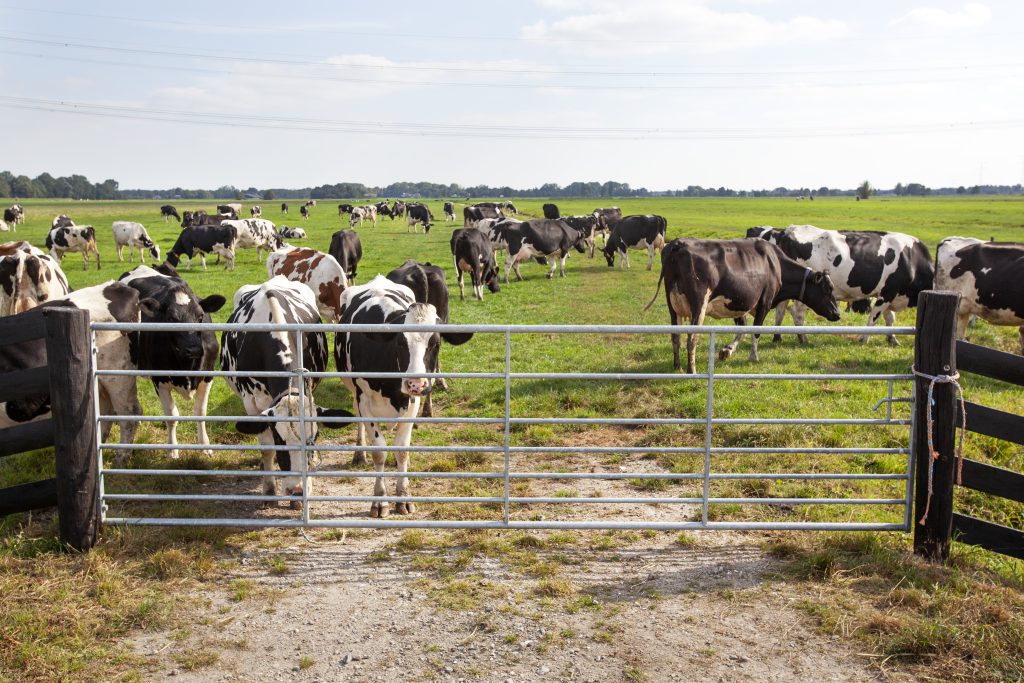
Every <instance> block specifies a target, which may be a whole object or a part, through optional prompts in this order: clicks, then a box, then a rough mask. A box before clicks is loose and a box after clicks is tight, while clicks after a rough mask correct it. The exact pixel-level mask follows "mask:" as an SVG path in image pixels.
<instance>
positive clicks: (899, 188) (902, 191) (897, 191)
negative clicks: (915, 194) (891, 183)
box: [892, 183, 907, 197]
mask: <svg viewBox="0 0 1024 683" xmlns="http://www.w3.org/2000/svg"><path fill="white" fill-rule="evenodd" d="M892 192H893V194H895V195H896V196H897V197H902V196H903V195H904V194H906V192H907V190H906V188H905V187H903V183H896V187H895V188H894V189H893V191H892Z"/></svg>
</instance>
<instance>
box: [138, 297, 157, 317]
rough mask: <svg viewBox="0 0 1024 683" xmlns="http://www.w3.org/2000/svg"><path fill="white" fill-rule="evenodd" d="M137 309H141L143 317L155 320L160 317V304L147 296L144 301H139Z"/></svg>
mask: <svg viewBox="0 0 1024 683" xmlns="http://www.w3.org/2000/svg"><path fill="white" fill-rule="evenodd" d="M139 308H140V309H142V314H143V315H145V316H149V317H150V318H156V317H158V316H159V315H160V302H159V301H157V300H156V299H152V298H150V297H148V296H147V297H146V298H145V299H139Z"/></svg>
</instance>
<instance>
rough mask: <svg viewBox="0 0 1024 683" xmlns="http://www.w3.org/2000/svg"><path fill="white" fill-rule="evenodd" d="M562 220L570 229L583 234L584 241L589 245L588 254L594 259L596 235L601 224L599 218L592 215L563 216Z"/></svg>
mask: <svg viewBox="0 0 1024 683" xmlns="http://www.w3.org/2000/svg"><path fill="white" fill-rule="evenodd" d="M561 220H562V221H564V222H565V224H566V225H568V226H569V227H570V228H575V229H576V230H579V231H580V232H582V233H583V235H584V237H583V239H584V240H585V242H586V244H587V254H588V255H589V256H590V258H594V234H595V233H596V232H597V230H598V224H599V221H598V219H597V216H593V215H590V214H588V215H586V216H562V218H561Z"/></svg>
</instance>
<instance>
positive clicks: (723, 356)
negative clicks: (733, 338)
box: [718, 349, 732, 360]
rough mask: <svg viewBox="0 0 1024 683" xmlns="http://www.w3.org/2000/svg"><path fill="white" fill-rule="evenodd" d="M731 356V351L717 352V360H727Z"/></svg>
mask: <svg viewBox="0 0 1024 683" xmlns="http://www.w3.org/2000/svg"><path fill="white" fill-rule="evenodd" d="M731 355H732V349H722V350H721V351H719V352H718V360H729V356H731Z"/></svg>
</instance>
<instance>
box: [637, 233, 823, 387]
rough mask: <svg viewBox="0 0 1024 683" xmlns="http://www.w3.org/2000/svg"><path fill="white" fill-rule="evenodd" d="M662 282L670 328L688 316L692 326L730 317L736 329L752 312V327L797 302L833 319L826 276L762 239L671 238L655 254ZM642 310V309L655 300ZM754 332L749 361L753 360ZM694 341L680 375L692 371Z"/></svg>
mask: <svg viewBox="0 0 1024 683" xmlns="http://www.w3.org/2000/svg"><path fill="white" fill-rule="evenodd" d="M662 280H664V281H665V299H666V301H667V303H668V314H669V318H670V319H671V324H672V325H679V324H680V322H679V321H680V320H686V319H687V318H689V321H690V324H692V325H703V324H704V318H705V316H711V317H712V318H732V319H733V320H734V321H735V323H736V324H737V325H745V324H746V316H747V314H748V313H752V314H753V316H754V325H755V326H759V325H762V324H763V323H764V319H765V317H766V316H767V315H768V312H769V311H771V309H772V308H774V307H776V306H778V305H779V304H780V303H782V302H783V301H788V300H790V299H796V300H798V301H801V302H803V303H805V304H807V305H808V306H810V307H811V309H813V310H814V312H816V313H817V314H818V315H821V316H824V317H825V318H827V319H828V320H832V321H836V320H839V305H838V304H837V303H836V298H835V296H833V291H832V280H831V279H830V278H829V276H828V274H827V273H822V272H820V271H818V272H815V271H813V270H811V269H810V268H807V267H805V266H803V265H801V264H799V263H797V262H796V261H794V260H793V259H790V258H789V257H787V256H786V255H785V253H784V252H783V251H782V250H781V249H780V248H778V247H777V246H775V245H774V244H769V243H768V242H765V241H762V240H746V239H740V240H699V239H684V238H677V239H674V240H672V241H671V242H669V243H668V245H666V246H665V248H664V249H662V251H661V276H660V277H659V278H658V289H660V288H661V281H662ZM658 289H655V291H654V298H652V299H651V301H650V303H648V304H647V306H646V307H645V308H644V310H645V311H646V310H647V309H649V308H650V307H651V305H653V304H654V301H655V299H657V298H658ZM759 337H760V335H758V334H756V333H755V334H754V335H753V339H752V342H751V347H750V360H751V361H756V360H757V342H758V339H759ZM742 339H743V335H742V334H738V335H736V338H735V339H733V340H732V342H730V343H729V344H728V345H726V346H725V347H723V348H722V350H721V351H719V354H718V357H719V358H720V359H721V360H725V359H727V358H729V356H731V355H732V354H733V352H734V351H735V350H736V347H737V346H738V345H739V343H740V341H741V340H742ZM696 349H697V338H696V337H695V336H694V335H692V334H688V335H687V336H686V359H687V360H686V371H687V372H689V373H694V372H696V360H695V354H696ZM672 363H673V368H675V369H676V370H679V369H680V364H679V335H678V334H673V335H672Z"/></svg>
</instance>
